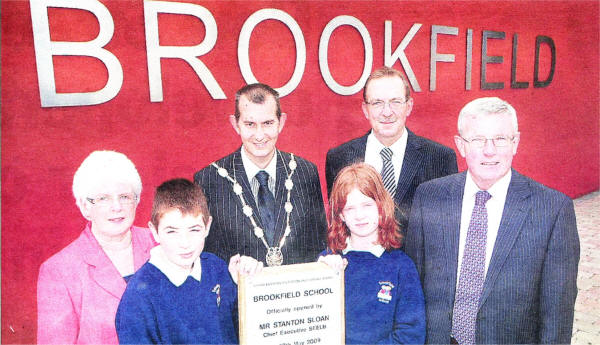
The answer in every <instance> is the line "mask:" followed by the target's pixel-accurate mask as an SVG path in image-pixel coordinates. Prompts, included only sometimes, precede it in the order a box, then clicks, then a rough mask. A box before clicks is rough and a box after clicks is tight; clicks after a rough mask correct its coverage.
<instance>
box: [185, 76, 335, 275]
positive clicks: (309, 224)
mask: <svg viewBox="0 0 600 345" xmlns="http://www.w3.org/2000/svg"><path fill="white" fill-rule="evenodd" d="M286 118H287V115H286V114H284V113H281V108H280V104H279V95H278V93H277V91H275V90H274V89H272V88H271V87H269V86H267V85H264V84H251V85H247V86H245V87H243V88H241V89H240V90H239V91H238V92H237V93H236V96H235V115H231V116H230V118H229V121H230V122H231V125H232V126H233V129H234V130H235V131H236V132H237V133H238V134H239V136H240V138H241V140H242V146H241V147H240V148H239V149H238V150H237V151H235V152H233V153H232V154H230V155H228V156H225V157H223V158H221V159H220V160H218V161H216V162H214V163H212V164H211V165H209V166H207V167H205V168H204V169H202V170H200V171H198V172H197V173H196V174H195V175H194V181H195V182H196V183H198V184H199V185H200V186H201V187H202V189H203V190H204V193H205V194H206V198H207V200H208V207H209V209H210V213H211V215H212V217H213V224H212V227H211V230H210V233H209V235H208V237H207V239H206V245H205V250H206V251H207V252H211V253H214V254H216V255H218V256H219V257H221V258H222V259H224V260H226V261H228V260H229V258H230V257H231V256H233V255H235V254H237V253H240V254H242V255H247V256H251V257H253V258H255V259H257V260H259V261H263V262H265V263H266V264H268V265H270V266H273V265H280V264H295V263H303V262H312V261H315V260H316V259H317V256H318V254H319V253H320V252H321V251H322V250H324V249H325V246H326V242H325V241H326V232H327V221H326V219H325V209H324V207H323V198H322V196H321V186H320V182H319V175H318V172H317V168H316V166H315V165H314V164H313V163H311V162H309V161H307V160H305V159H303V158H301V157H298V156H295V155H293V154H290V153H287V152H282V151H279V150H277V148H276V147H275V144H276V142H277V137H278V135H279V133H280V132H281V130H282V129H283V126H284V124H285V121H286Z"/></svg>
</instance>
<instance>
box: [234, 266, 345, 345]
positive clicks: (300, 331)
mask: <svg viewBox="0 0 600 345" xmlns="http://www.w3.org/2000/svg"><path fill="white" fill-rule="evenodd" d="M238 305H239V326H240V344H242V345H244V344H248V345H250V344H265V345H268V344H276V345H284V344H289V345H313V344H327V345H329V344H344V343H345V321H344V320H345V319H344V272H336V271H334V270H333V269H331V268H330V267H329V266H327V265H326V264H324V263H320V262H314V263H308V264H296V265H286V266H279V267H266V268H264V269H263V270H262V272H261V273H259V274H256V275H254V276H252V277H240V279H239V285H238Z"/></svg>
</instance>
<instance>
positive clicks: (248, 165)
mask: <svg viewBox="0 0 600 345" xmlns="http://www.w3.org/2000/svg"><path fill="white" fill-rule="evenodd" d="M241 152H242V163H243V164H244V170H245V171H246V176H247V177H248V181H249V182H250V188H251V189H252V194H253V195H254V201H256V202H257V203H258V188H259V187H260V183H258V180H257V179H256V174H257V173H258V172H259V171H261V170H264V171H266V172H267V174H269V190H270V191H271V193H272V194H273V197H275V178H276V176H277V150H275V154H273V157H272V158H271V161H270V162H269V164H268V165H267V166H266V168H264V169H261V168H259V167H258V166H257V165H256V164H254V162H253V161H252V160H251V159H250V157H248V154H247V153H246V149H244V147H243V146H242V150H241Z"/></svg>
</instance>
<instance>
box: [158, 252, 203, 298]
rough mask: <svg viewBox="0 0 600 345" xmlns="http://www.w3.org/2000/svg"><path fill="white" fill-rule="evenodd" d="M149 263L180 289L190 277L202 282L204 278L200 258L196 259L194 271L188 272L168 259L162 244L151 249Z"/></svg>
mask: <svg viewBox="0 0 600 345" xmlns="http://www.w3.org/2000/svg"><path fill="white" fill-rule="evenodd" d="M148 262H149V263H151V264H152V265H154V266H155V267H156V268H158V270H159V271H161V272H162V273H163V274H164V275H165V276H167V278H169V281H171V283H173V285H175V286H177V287H179V286H181V284H183V283H184V282H185V281H186V279H187V277H188V276H192V278H194V279H196V280H197V281H200V279H201V278H202V265H201V264H200V256H198V257H197V258H196V260H195V261H194V264H193V265H192V271H191V272H187V271H186V270H184V269H183V268H181V267H179V266H177V265H175V264H174V263H172V262H171V261H169V259H168V258H167V255H166V254H165V252H164V250H163V249H162V247H161V246H160V244H159V245H158V246H156V247H154V248H152V249H150V260H148Z"/></svg>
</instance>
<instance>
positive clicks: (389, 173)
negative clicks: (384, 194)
mask: <svg viewBox="0 0 600 345" xmlns="http://www.w3.org/2000/svg"><path fill="white" fill-rule="evenodd" d="M379 154H380V155H381V158H382V160H383V168H382V169H381V179H382V180H383V186H384V187H385V189H386V190H387V191H388V192H389V193H390V195H391V196H392V198H394V194H395V193H396V176H395V175H394V164H392V155H393V154H394V153H393V152H392V149H390V148H389V147H385V148H383V149H382V150H381V152H379Z"/></svg>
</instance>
